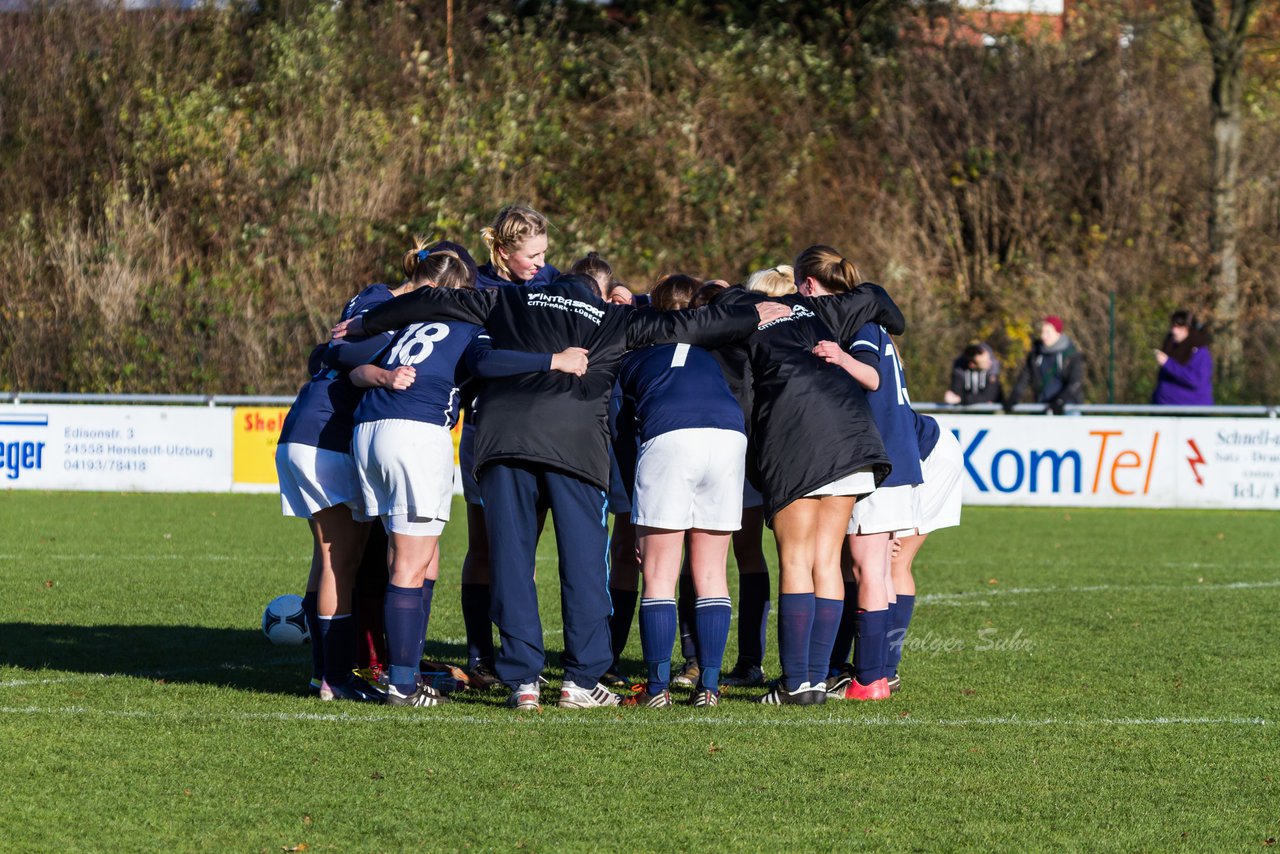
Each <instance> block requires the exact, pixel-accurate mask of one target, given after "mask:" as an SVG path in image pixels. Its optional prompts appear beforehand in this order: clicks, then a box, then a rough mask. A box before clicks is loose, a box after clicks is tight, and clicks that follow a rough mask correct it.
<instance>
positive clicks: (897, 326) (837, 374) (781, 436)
mask: <svg viewBox="0 0 1280 854" xmlns="http://www.w3.org/2000/svg"><path fill="white" fill-rule="evenodd" d="M769 299H771V298H770V297H766V296H764V295H762V294H756V293H751V292H748V291H745V290H742V289H741V288H729V289H727V290H726V291H724V293H722V294H720V295H718V296H717V297H716V299H715V301H714V302H713V303H712V306H713V307H714V306H720V305H725V304H730V305H752V306H754V305H755V304H756V303H758V302H762V301H765V300H769ZM773 301H774V302H780V303H783V304H785V305H789V306H791V310H792V316H791V317H786V318H783V319H781V320H775V321H771V322H770V323H767V324H765V325H764V327H763V328H761V329H760V330H759V331H758V332H756V333H755V334H754V335H752V336H751V337H750V338H748V339H746V341H745V342H743V343H742V344H739V345H737V346H734V347H731V348H727V349H725V350H722V351H721V355H722V356H723V357H724V358H726V359H736V360H737V362H738V364H737V365H735V366H733V370H732V374H734V375H735V377H734V380H730V383H731V385H737V388H735V389H734V391H735V394H737V396H738V398H739V401H741V402H744V403H747V404H749V410H748V411H749V412H750V414H751V418H750V422H751V423H750V448H751V449H750V453H751V459H750V460H749V461H748V472H749V473H751V474H752V478H753V482H754V483H755V485H756V486H757V487H758V488H759V489H760V491H761V493H762V494H763V495H764V506H765V514H766V518H767V520H768V521H769V524H770V525H772V524H773V517H774V516H775V515H776V514H777V513H778V511H779V510H781V509H782V508H784V507H786V506H787V505H788V504H790V503H791V502H792V501H795V500H796V499H797V498H802V497H804V496H805V495H807V494H808V493H810V492H812V491H813V490H815V489H817V488H818V487H821V486H825V485H826V484H828V483H831V482H833V481H836V480H839V479H840V478H842V477H845V476H846V475H849V474H852V473H853V472H855V471H858V470H859V469H864V468H867V467H872V468H873V469H874V470H875V477H876V483H877V484H879V483H880V481H882V480H884V478H885V476H886V475H887V474H888V473H889V470H890V465H889V456H888V454H886V453H885V450H884V443H883V442H882V441H881V440H880V432H879V431H878V430H877V429H876V425H875V420H874V419H873V418H872V415H871V409H870V407H869V406H868V405H867V398H866V394H865V392H864V391H863V389H862V386H861V385H859V384H858V381H857V380H855V379H854V378H853V377H851V376H850V375H849V374H848V373H847V372H846V371H845V370H844V369H843V368H840V367H837V366H836V365H832V364H829V363H827V362H824V361H823V360H822V359H820V358H818V357H817V356H815V355H813V352H812V351H813V348H814V347H815V346H816V345H817V344H818V342H819V341H834V342H836V343H837V344H840V345H841V346H843V343H844V342H846V341H850V340H852V338H853V334H854V333H855V332H856V331H857V330H858V328H859V327H861V326H862V324H864V323H867V322H868V321H871V322H875V323H879V324H880V325H882V326H884V327H885V329H887V330H889V332H890V333H891V334H894V335H899V334H901V333H902V332H903V330H904V329H905V328H906V323H905V321H904V320H903V317H902V312H901V311H899V310H898V307H897V305H895V304H894V302H893V300H892V299H890V298H889V295H888V294H887V293H885V291H884V289H883V288H881V287H880V286H878V285H872V284H869V283H868V284H862V285H859V286H858V287H857V288H855V289H854V290H853V291H852V292H851V293H847V294H841V295H839V296H826V297H812V298H810V297H802V296H794V295H793V296H785V297H777V298H775V299H773ZM729 374H730V372H726V376H728V375H729ZM739 378H740V379H739ZM735 380H736V381H737V382H735ZM748 388H749V393H750V399H749V400H747V399H745V398H746V392H747V389H748Z"/></svg>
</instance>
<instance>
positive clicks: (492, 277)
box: [476, 262, 560, 291]
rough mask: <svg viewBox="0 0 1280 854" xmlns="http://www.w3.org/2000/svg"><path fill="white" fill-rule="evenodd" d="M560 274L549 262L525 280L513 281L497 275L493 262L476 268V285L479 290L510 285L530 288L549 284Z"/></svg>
mask: <svg viewBox="0 0 1280 854" xmlns="http://www.w3.org/2000/svg"><path fill="white" fill-rule="evenodd" d="M559 275H560V271H559V270H557V269H556V268H555V267H552V266H551V265H550V264H547V265H546V266H545V267H542V268H540V269H539V270H538V272H537V273H535V274H534V276H533V278H532V279H530V280H529V281H527V282H513V281H511V280H510V279H504V278H502V277H501V276H499V275H498V269H497V268H496V267H494V266H493V262H490V263H488V264H481V265H480V266H479V268H477V270H476V287H477V288H479V289H480V290H482V291H483V290H487V289H489V288H502V287H509V286H511V285H526V286H528V287H531V288H536V287H541V286H542V285H549V284H551V282H552V281H554V280H555V278H556V277H557V276H559Z"/></svg>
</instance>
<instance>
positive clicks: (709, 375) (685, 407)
mask: <svg viewBox="0 0 1280 854" xmlns="http://www.w3.org/2000/svg"><path fill="white" fill-rule="evenodd" d="M618 379H619V381H620V382H621V383H622V393H623V396H624V397H625V398H626V399H627V400H628V401H629V402H630V403H631V404H632V406H633V407H634V409H635V423H636V434H637V438H638V440H639V442H640V443H641V444H644V443H645V442H647V441H649V440H650V439H652V438H653V437H654V436H661V435H662V434H663V433H670V432H671V431H672V430H688V429H691V428H706V427H714V428H718V429H720V430H736V431H737V432H739V433H742V434H744V435H745V434H746V432H747V428H746V424H745V420H744V418H743V416H742V407H740V406H739V405H738V401H737V399H736V398H735V397H734V396H733V394H732V393H731V392H730V391H729V385H728V383H726V382H725V381H724V374H722V373H721V372H720V365H719V364H718V363H717V362H716V360H715V359H714V358H712V356H711V354H710V353H708V352H707V351H706V350H703V349H702V348H701V347H693V346H690V345H688V344H660V345H658V346H656V347H645V348H643V349H640V350H633V351H632V352H630V353H628V354H627V355H626V357H625V358H623V360H622V369H621V371H620V372H619V373H618ZM619 432H622V431H621V430H620V431H619Z"/></svg>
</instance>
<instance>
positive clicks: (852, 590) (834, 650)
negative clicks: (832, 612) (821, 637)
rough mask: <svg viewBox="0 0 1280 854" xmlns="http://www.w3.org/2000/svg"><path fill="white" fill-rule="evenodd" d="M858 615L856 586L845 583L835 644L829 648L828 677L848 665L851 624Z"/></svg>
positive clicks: (850, 645) (850, 649) (851, 640)
mask: <svg viewBox="0 0 1280 854" xmlns="http://www.w3.org/2000/svg"><path fill="white" fill-rule="evenodd" d="M857 613H858V585H856V584H854V583H853V582H852V581H846V582H845V585H844V610H843V611H841V613H840V628H838V629H837V630H836V642H835V644H834V645H833V646H832V647H831V666H830V667H829V668H828V669H827V675H828V676H835V675H836V673H838V672H839V670H840V668H841V667H842V666H843V665H845V664H848V663H849V654H850V653H851V652H852V651H853V623H854V619H855V615H856V614H857Z"/></svg>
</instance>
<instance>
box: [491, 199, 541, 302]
mask: <svg viewBox="0 0 1280 854" xmlns="http://www.w3.org/2000/svg"><path fill="white" fill-rule="evenodd" d="M549 225H550V224H549V223H548V222H547V218H546V217H545V216H543V215H542V214H540V213H538V212H537V211H535V210H534V209H533V208H528V207H525V206H524V205H507V206H506V207H505V208H503V209H502V210H500V211H498V215H497V216H496V217H494V220H493V222H492V223H490V224H489V225H488V226H486V227H485V228H483V229H481V231H480V239H481V240H483V241H484V245H485V248H486V249H488V250H489V263H487V264H484V265H482V266H481V267H480V270H479V275H478V276H477V279H476V285H477V287H479V288H481V289H483V288H490V287H500V286H502V285H540V284H544V283H546V282H550V281H551V280H552V279H554V278H555V277H556V276H558V275H560V271H559V270H557V269H556V268H555V267H552V266H550V265H549V264H547V228H548V226H549Z"/></svg>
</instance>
